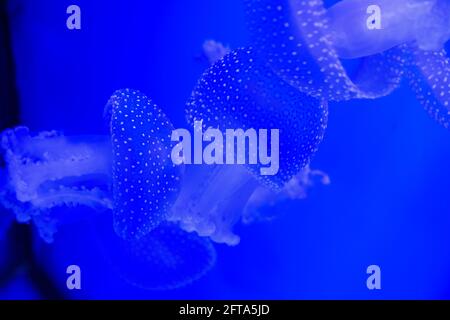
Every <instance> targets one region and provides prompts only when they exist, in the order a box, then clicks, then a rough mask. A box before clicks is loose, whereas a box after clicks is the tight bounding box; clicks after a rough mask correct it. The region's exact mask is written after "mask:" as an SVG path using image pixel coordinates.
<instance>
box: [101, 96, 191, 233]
mask: <svg viewBox="0 0 450 320" xmlns="http://www.w3.org/2000/svg"><path fill="white" fill-rule="evenodd" d="M107 109H109V110H110V111H108V112H107V113H108V114H110V115H111V118H110V119H111V120H110V121H111V139H112V146H113V173H112V175H113V179H112V180H113V199H114V206H113V207H114V209H113V212H114V228H115V230H116V232H117V234H119V235H120V236H121V237H122V238H124V239H139V238H140V237H142V236H145V235H146V234H147V233H149V232H150V231H152V230H154V229H155V228H156V227H158V225H159V224H160V223H161V222H162V221H164V220H165V219H166V213H167V212H168V210H169V208H170V206H171V204H172V203H173V202H174V201H175V199H176V197H177V196H178V192H179V183H180V177H181V175H182V170H183V167H182V166H177V165H175V164H174V163H173V162H172V160H171V151H172V148H173V147H174V142H172V141H171V135H172V131H173V130H174V128H173V126H172V123H171V122H170V120H169V119H168V118H167V117H166V116H165V114H164V113H163V112H162V110H161V109H160V108H158V107H157V106H156V105H154V104H153V103H152V102H151V100H150V99H149V98H148V97H147V96H145V95H144V94H142V93H141V92H139V91H137V90H130V89H124V90H118V91H116V92H115V93H114V94H113V95H112V97H111V99H110V100H109V102H108V105H107Z"/></svg>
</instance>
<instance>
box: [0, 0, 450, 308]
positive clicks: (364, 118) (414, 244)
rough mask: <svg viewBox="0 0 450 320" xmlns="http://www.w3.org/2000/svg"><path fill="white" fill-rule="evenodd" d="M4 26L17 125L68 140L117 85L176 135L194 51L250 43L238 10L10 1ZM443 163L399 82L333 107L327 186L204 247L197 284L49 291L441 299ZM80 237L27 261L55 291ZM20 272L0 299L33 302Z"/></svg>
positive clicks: (232, 1)
mask: <svg viewBox="0 0 450 320" xmlns="http://www.w3.org/2000/svg"><path fill="white" fill-rule="evenodd" d="M74 3H76V4H77V5H79V6H80V7H81V9H82V30H81V31H69V30H68V29H67V28H66V25H65V23H66V18H67V14H66V8H67V7H68V6H69V5H71V4H74ZM327 3H328V4H330V3H331V2H330V1H328V2H327ZM10 24H11V30H12V39H13V52H14V57H15V62H16V71H17V86H18V90H19V96H20V106H21V122H22V123H23V124H24V125H27V126H29V127H30V128H31V129H32V130H48V129H59V130H63V131H64V132H66V133H68V134H92V133H106V132H107V130H106V126H105V124H104V122H103V119H102V113H103V106H104V105H105V103H106V101H107V99H108V97H109V96H110V95H111V94H112V92H113V91H114V90H116V89H119V88H123V87H131V88H136V89H140V90H142V91H143V92H145V93H147V94H148V95H149V96H150V97H152V99H153V100H154V102H155V103H157V104H158V105H159V106H160V107H161V108H162V109H163V110H164V111H165V112H166V114H167V115H168V116H169V117H170V118H171V119H172V120H173V123H174V125H175V126H176V127H182V126H184V125H185V122H184V103H185V101H186V100H187V98H188V97H189V95H190V92H191V90H192V89H193V87H194V85H195V83H196V81H197V80H198V78H199V77H200V75H201V74H202V72H203V71H204V69H205V68H206V67H207V64H206V61H204V60H202V58H201V53H202V44H203V42H204V41H205V40H207V39H215V40H218V41H220V42H222V43H224V44H226V45H229V46H230V47H231V48H237V47H240V46H246V45H248V43H249V42H248V41H249V40H248V32H247V29H246V25H245V16H244V6H243V4H242V1H241V0H214V1H207V0H189V1H181V0H165V1H155V0H151V1H136V0H134V1H100V0H95V1H91V0H90V1H86V0H76V1H65V0H41V1H32V0H28V1H27V0H12V1H10ZM449 160H450V133H449V132H448V131H447V130H445V129H443V128H442V127H440V126H439V125H438V124H436V123H435V122H434V121H433V120H432V119H430V118H429V117H428V116H427V114H426V112H425V111H424V110H423V108H422V107H421V106H420V105H419V103H418V102H417V101H416V99H415V97H414V94H413V93H412V92H411V91H410V90H409V88H408V86H407V85H406V84H403V85H402V87H401V88H400V89H399V90H397V91H395V92H394V93H393V94H392V95H390V96H388V97H386V98H383V99H378V100H373V101H350V102H345V103H332V104H331V105H330V119H329V128H328V130H327V132H326V136H325V140H324V142H323V143H322V145H321V147H320V150H319V152H318V153H317V155H316V156H315V158H314V160H313V162H312V167H313V168H317V169H320V170H323V171H325V172H327V173H328V174H329V175H330V177H331V182H332V183H331V185H330V186H327V187H320V188H316V189H314V190H313V191H312V192H311V193H310V195H309V197H308V198H307V199H306V200H304V201H299V202H293V203H290V204H289V205H287V206H285V207H284V209H283V210H284V212H283V214H282V215H281V216H280V217H279V219H277V220H275V221H272V222H270V223H263V224H255V225H251V226H245V227H239V228H238V232H239V234H240V236H241V244H239V245H238V246H237V247H227V246H224V245H216V248H217V251H218V261H217V264H216V266H215V267H214V268H213V270H212V271H211V272H210V273H208V274H207V275H206V276H205V277H203V278H202V279H201V280H199V281H197V282H195V283H194V284H192V285H190V286H187V287H185V288H182V289H177V290H172V291H154V292H152V291H141V290H138V289H134V288H131V287H128V286H126V285H125V284H120V283H119V282H120V281H118V283H117V284H111V283H110V284H109V285H105V284H104V283H101V282H100V280H98V282H97V283H94V282H95V281H97V280H96V279H98V278H95V277H94V278H92V277H91V278H90V277H89V275H88V274H89V272H90V269H89V268H93V269H95V268H94V266H91V264H94V263H93V262H91V263H90V264H89V263H88V262H86V264H87V265H88V266H87V267H86V268H85V269H83V270H85V271H84V274H86V279H88V280H86V281H89V280H90V279H92V281H93V282H92V283H91V284H89V283H88V284H87V287H86V289H85V290H82V291H81V292H76V293H74V292H67V291H64V290H63V291H62V293H63V294H64V295H67V296H68V297H73V298H80V297H81V298H83V297H88V298H186V299H195V298H207V299H259V298H262V299H314V298H325V299H341V298H355V299H380V298H387V299H391V298H425V299H431V298H437V299H441V298H450V250H449V245H450V233H449V228H450V197H449V190H450V167H449V165H448V164H449ZM83 230H84V229H82V228H80V231H79V232H78V234H77V236H74V237H67V239H65V242H64V246H62V245H61V248H59V249H58V248H54V249H52V250H53V253H52V255H53V258H52V259H53V260H52V259H50V258H48V257H47V256H45V255H38V260H39V259H42V260H45V263H44V264H45V265H46V267H45V269H46V272H47V273H48V274H49V277H50V278H51V279H53V281H54V283H55V284H56V286H57V287H59V286H61V287H63V286H65V280H64V279H65V277H66V275H65V269H63V268H62V266H63V265H64V263H65V262H66V261H67V262H71V263H77V262H76V260H77V259H83V258H81V257H82V256H83V255H85V256H89V252H88V251H89V250H88V249H86V248H88V247H89V245H90V242H89V241H90V238H89V236H88V233H87V232H84V231H83ZM72 232H75V231H73V230H72ZM64 248H66V249H64ZM37 252H39V251H37ZM0 255H3V253H0ZM85 258H86V257H85ZM86 259H87V258H86ZM53 261H54V262H53ZM58 261H59V262H58ZM59 263H60V264H61V265H59ZM371 264H376V265H379V266H380V267H381V270H382V290H380V291H369V290H368V289H367V288H366V279H367V274H366V268H367V266H369V265H371ZM29 268H30V267H29V266H23V267H21V268H20V269H18V271H17V272H16V273H15V275H14V276H13V277H12V278H11V281H8V282H7V283H6V284H4V285H2V286H0V298H35V297H44V295H43V294H42V293H41V292H39V291H38V290H37V287H36V285H35V284H33V283H32V282H31V281H30V280H29V278H30V276H29V270H28V269H29ZM96 272H99V273H101V272H105V273H108V271H107V270H103V271H102V270H100V271H96ZM105 277H106V276H105ZM111 277H112V276H111ZM106 278H107V277H106ZM105 281H107V280H105ZM94 288H95V289H94Z"/></svg>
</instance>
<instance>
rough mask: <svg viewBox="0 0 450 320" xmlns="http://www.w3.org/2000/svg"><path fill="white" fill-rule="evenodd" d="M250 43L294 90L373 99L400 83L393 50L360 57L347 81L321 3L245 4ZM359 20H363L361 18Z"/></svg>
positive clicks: (265, 0)
mask: <svg viewBox="0 0 450 320" xmlns="http://www.w3.org/2000/svg"><path fill="white" fill-rule="evenodd" d="M246 3H247V15H248V20H249V27H250V31H251V34H252V42H253V44H254V46H255V48H256V49H257V50H258V54H259V55H261V56H262V57H264V59H265V60H266V61H267V64H268V65H269V66H270V67H271V68H272V69H273V70H274V71H275V73H276V74H277V75H278V76H279V77H281V78H282V79H284V80H285V81H287V82H288V83H290V84H291V85H292V86H294V87H296V88H297V89H299V90H300V91H302V92H304V93H306V94H308V95H312V96H315V97H320V98H325V99H327V100H348V99H354V98H377V97H380V96H384V95H387V94H389V93H390V92H392V90H394V89H395V88H396V87H397V86H398V85H399V83H400V80H401V77H402V74H403V66H402V59H401V55H400V53H401V52H399V51H398V50H397V49H395V48H394V49H392V51H388V52H383V53H380V54H378V55H373V56H370V57H367V58H364V59H363V61H362V64H363V65H366V67H365V68H360V70H359V72H358V74H357V76H356V77H352V78H351V77H350V76H349V74H348V73H347V71H346V69H345V68H344V66H343V64H342V62H341V61H340V57H339V56H338V52H337V51H336V49H335V44H334V43H333V41H332V38H331V36H330V27H329V20H328V16H327V11H326V9H325V7H324V5H323V2H322V1H319V0H314V1H300V0H298V1H297V0H274V1H273V0H247V1H246ZM364 21H365V20H364Z"/></svg>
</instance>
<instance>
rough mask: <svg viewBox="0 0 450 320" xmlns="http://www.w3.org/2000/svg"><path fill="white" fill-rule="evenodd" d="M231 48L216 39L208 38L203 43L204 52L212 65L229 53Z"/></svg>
mask: <svg viewBox="0 0 450 320" xmlns="http://www.w3.org/2000/svg"><path fill="white" fill-rule="evenodd" d="M230 51H231V50H230V48H229V47H226V46H224V45H223V44H222V43H220V42H217V41H215V40H207V41H205V42H204V43H203V54H204V55H205V57H206V58H207V59H208V62H209V64H210V65H213V64H214V63H216V62H217V61H219V60H220V59H222V58H223V57H224V56H226V55H227V54H228V53H230Z"/></svg>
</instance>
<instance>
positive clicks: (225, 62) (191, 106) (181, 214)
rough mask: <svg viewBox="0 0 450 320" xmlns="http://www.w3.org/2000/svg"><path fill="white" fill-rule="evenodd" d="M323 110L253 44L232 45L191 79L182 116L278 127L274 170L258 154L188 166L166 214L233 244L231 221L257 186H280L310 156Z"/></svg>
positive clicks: (211, 124)
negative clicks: (241, 160) (254, 159)
mask: <svg viewBox="0 0 450 320" xmlns="http://www.w3.org/2000/svg"><path fill="white" fill-rule="evenodd" d="M327 116H328V108H327V103H326V102H325V101H321V100H319V99H316V98H313V97H311V96H308V95H306V94H303V93H301V92H300V91H298V90H296V89H295V88H293V87H291V86H290V85H289V84H287V83H286V82H284V81H283V80H282V79H280V78H279V77H278V76H277V75H276V74H274V73H273V72H272V71H271V70H270V68H267V67H266V66H265V64H264V63H263V62H262V61H261V60H260V59H259V58H258V57H257V56H256V55H255V54H254V52H253V50H252V49H250V48H249V49H239V50H236V51H233V52H231V53H230V54H228V55H227V56H225V57H224V58H223V59H222V60H220V61H219V62H218V63H216V64H215V65H214V66H212V67H211V68H210V69H209V70H208V71H207V72H206V73H205V74H204V75H203V77H202V78H201V80H200V81H199V83H198V84H197V87H196V88H195V89H194V91H193V94H192V97H191V99H190V101H189V103H188V104H187V117H188V122H189V123H190V124H191V125H194V123H195V122H198V121H202V124H203V128H204V129H207V128H214V129H219V130H220V131H222V132H225V131H226V130H227V129H242V130H248V129H256V130H259V129H265V130H268V133H267V136H270V135H271V131H270V130H271V129H277V130H279V147H278V148H276V150H273V151H274V152H276V153H277V155H278V153H279V159H277V160H279V161H278V162H279V171H277V172H275V173H274V174H270V175H269V174H268V175H264V174H262V171H261V169H262V168H263V167H264V166H263V165H261V163H260V162H259V163H255V164H249V163H248V162H247V163H246V165H219V164H216V165H204V166H200V167H199V168H193V169H192V170H197V173H195V174H193V178H192V177H191V178H190V179H186V183H185V184H183V185H182V188H181V194H180V197H179V200H177V202H176V203H175V206H174V210H172V216H171V219H172V220H173V221H179V222H180V223H181V225H182V226H183V227H184V228H185V229H186V230H189V231H197V232H198V233H199V234H202V235H208V236H210V237H211V239H213V240H214V241H217V242H224V243H227V244H230V245H233V244H237V243H238V241H239V237H238V236H236V235H235V234H234V233H233V232H232V227H233V225H234V224H235V223H236V221H239V220H240V219H241V217H242V211H243V209H244V207H245V205H246V204H247V202H248V199H249V198H250V196H251V195H252V194H253V192H254V191H255V190H256V189H257V188H258V186H261V187H263V188H267V189H269V190H272V192H280V190H282V189H283V188H284V186H285V185H286V184H287V183H288V182H289V181H291V179H293V178H294V177H295V176H296V175H297V174H298V173H299V172H301V171H302V170H303V168H304V167H305V166H306V165H307V164H309V161H310V159H311V157H312V155H313V154H314V153H315V151H316V150H317V148H318V145H319V144H320V142H321V140H322V137H323V134H324V131H325V128H326V125H327ZM269 140H270V138H269ZM261 142H264V141H261V140H259V145H258V151H260V150H261ZM235 143H237V142H235ZM270 143H273V140H271V142H270ZM233 147H234V145H233ZM250 149H251V146H249V150H250ZM187 170H188V171H189V170H190V168H189V167H188V168H187ZM186 174H187V175H188V172H187V173H186ZM195 177H197V178H195Z"/></svg>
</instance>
